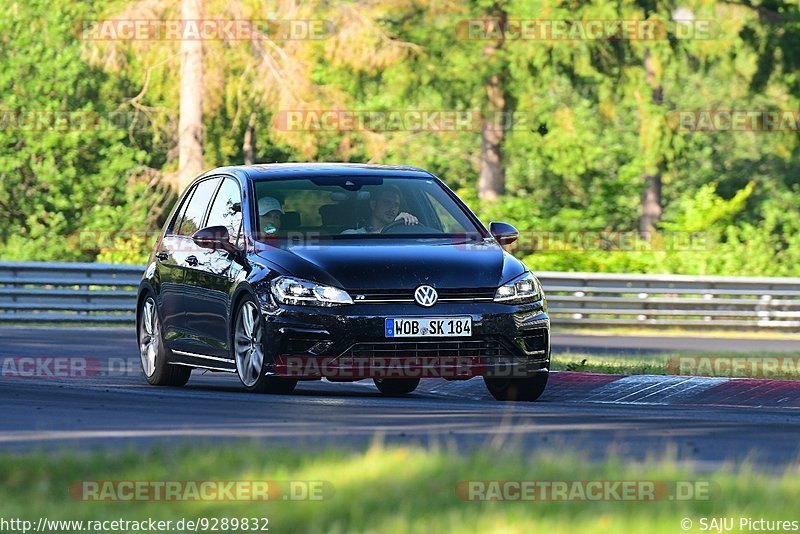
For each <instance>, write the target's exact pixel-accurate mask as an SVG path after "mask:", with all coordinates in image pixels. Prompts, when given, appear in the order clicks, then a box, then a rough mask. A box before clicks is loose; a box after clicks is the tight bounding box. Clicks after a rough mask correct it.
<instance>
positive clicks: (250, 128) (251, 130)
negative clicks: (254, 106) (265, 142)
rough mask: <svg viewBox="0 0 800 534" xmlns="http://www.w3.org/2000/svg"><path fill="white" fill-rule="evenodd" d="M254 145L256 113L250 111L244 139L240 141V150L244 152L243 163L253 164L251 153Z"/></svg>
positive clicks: (253, 150)
mask: <svg viewBox="0 0 800 534" xmlns="http://www.w3.org/2000/svg"><path fill="white" fill-rule="evenodd" d="M255 145H256V114H255V113H251V114H250V119H249V120H248V121H247V129H245V131H244V141H243V142H242V152H244V164H245V165H252V164H253V154H254V152H255Z"/></svg>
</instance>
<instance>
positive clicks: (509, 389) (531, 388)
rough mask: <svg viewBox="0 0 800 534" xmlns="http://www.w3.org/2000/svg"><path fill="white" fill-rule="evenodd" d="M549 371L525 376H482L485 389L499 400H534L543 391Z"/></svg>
mask: <svg viewBox="0 0 800 534" xmlns="http://www.w3.org/2000/svg"><path fill="white" fill-rule="evenodd" d="M549 374H550V373H549V372H547V371H543V372H540V373H537V374H535V375H534V376H531V377H527V378H489V377H486V376H484V377H483V381H484V383H485V384H486V389H488V390H489V393H491V394H492V397H494V398H495V399H497V400H499V401H535V400H536V399H538V398H539V397H541V396H542V393H544V388H545V387H546V386H547V378H548V376H549Z"/></svg>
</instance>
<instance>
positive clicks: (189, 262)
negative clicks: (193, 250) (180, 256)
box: [186, 255, 199, 267]
mask: <svg viewBox="0 0 800 534" xmlns="http://www.w3.org/2000/svg"><path fill="white" fill-rule="evenodd" d="M198 263H199V262H198V261H197V256H194V255H192V256H189V257H188V258H186V265H189V266H191V267H197V264H198Z"/></svg>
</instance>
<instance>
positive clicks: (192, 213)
mask: <svg viewBox="0 0 800 534" xmlns="http://www.w3.org/2000/svg"><path fill="white" fill-rule="evenodd" d="M217 185H219V178H212V179H210V180H204V181H202V182H200V183H199V184H197V187H196V188H195V191H194V194H193V195H192V198H191V199H190V200H189V205H188V206H187V207H186V213H185V214H184V216H183V219H182V220H181V227H180V229H179V230H178V232H176V233H177V234H178V235H182V236H191V235H192V234H193V233H195V232H196V231H198V230H199V229H200V228H202V226H201V225H202V224H203V218H204V217H205V216H206V209H207V208H208V203H209V202H211V197H212V196H213V195H214V191H216V189H217Z"/></svg>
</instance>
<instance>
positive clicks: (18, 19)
mask: <svg viewBox="0 0 800 534" xmlns="http://www.w3.org/2000/svg"><path fill="white" fill-rule="evenodd" d="M0 3H2V4H3V8H4V9H3V11H4V13H6V15H5V16H4V17H3V19H1V20H0V90H1V91H0V95H2V96H0V110H12V111H13V110H17V111H20V110H39V109H45V110H73V111H75V110H89V111H93V112H97V113H100V114H105V113H110V112H114V111H122V112H125V113H128V112H130V113H136V121H137V122H136V126H135V127H133V128H130V129H126V128H124V127H119V128H115V127H111V128H106V129H88V130H73V131H68V132H39V131H17V130H14V129H13V128H7V127H0V151H2V157H0V221H2V224H0V257H1V258H2V259H4V260H11V259H41V260H92V259H98V260H101V261H113V262H132V263H138V262H141V261H142V260H143V258H144V257H145V256H146V254H147V250H148V249H149V247H150V243H152V241H153V239H152V237H153V234H152V233H153V232H157V231H158V229H159V228H160V227H161V224H162V223H163V218H164V215H165V214H166V213H167V211H168V210H169V208H170V206H171V203H172V202H174V199H175V193H174V192H173V191H171V190H170V189H169V186H167V185H166V184H167V177H168V176H169V173H170V172H171V171H174V170H175V168H176V166H177V162H176V161H175V159H176V156H175V152H176V151H175V148H176V141H177V140H176V130H177V109H178V105H179V102H178V90H177V87H178V77H177V72H178V68H177V66H178V55H177V53H176V52H177V48H176V47H177V44H176V43H174V42H159V43H134V44H131V45H130V46H127V45H124V46H116V45H114V44H108V43H106V44H103V43H100V44H98V43H86V42H81V41H80V40H79V39H78V34H77V31H76V28H77V27H79V23H78V21H80V20H81V19H91V18H101V17H107V16H111V15H114V14H118V13H128V14H129V15H130V14H131V13H133V14H136V13H137V11H136V10H137V9H146V6H145V5H144V4H142V3H137V2H129V1H127V0H104V1H98V2H92V3H76V2H71V1H68V0H52V1H49V2H44V1H43V0H32V1H26V2H22V1H19V0H0ZM142 6H145V7H142ZM677 7H681V8H682V9H684V10H690V11H691V12H692V13H693V14H694V16H695V17H696V18H697V19H706V20H711V21H713V23H714V27H715V28H716V29H717V30H718V33H717V34H716V35H715V36H714V38H711V39H694V40H693V39H658V40H652V41H637V40H613V39H612V40H567V41H548V40H538V41H537V40H533V41H531V40H507V41H505V42H503V43H502V44H501V46H500V47H499V48H498V50H497V51H496V53H494V54H492V55H491V57H487V56H486V55H485V48H486V46H487V45H488V44H491V43H490V42H489V41H483V40H474V39H473V40H471V39H465V38H463V37H464V35H463V33H459V32H458V31H457V27H458V24H459V23H460V22H463V21H464V20H466V19H475V18H486V17H492V16H495V15H494V14H496V12H497V9H502V10H504V11H505V12H506V13H507V15H508V17H509V18H510V19H565V20H602V19H624V20H644V19H648V20H654V21H660V22H661V23H663V24H665V25H666V26H667V27H670V28H673V29H674V27H675V23H674V21H672V18H673V13H674V12H675V9H676V8H677ZM262 8H263V6H261V4H260V3H258V2H254V1H250V0H247V1H245V0H242V1H240V2H234V3H233V4H229V3H226V2H220V1H218V0H207V1H206V11H207V15H208V16H214V15H219V16H220V17H221V18H225V17H227V16H229V15H230V13H233V12H234V11H235V10H236V9H241V10H242V11H241V12H242V14H243V16H244V15H248V16H249V15H250V14H254V16H255V14H259V13H261V11H259V10H261V9H262ZM158 9H160V10H162V11H159V13H161V14H163V15H164V16H165V17H166V16H170V17H171V16H179V15H178V13H179V11H180V10H179V6H178V4H177V3H176V2H174V1H172V2H165V3H164V4H163V5H161V6H159V7H158ZM302 9H303V10H304V11H302V13H300V12H298V13H300V14H302V16H306V15H307V16H309V17H311V16H312V15H318V16H319V17H320V18H333V19H334V20H335V21H336V22H337V24H340V25H341V24H345V25H346V24H347V23H348V20H347V19H345V18H341V17H350V19H352V20H357V19H358V20H361V19H363V20H371V21H373V22H374V25H373V29H375V28H378V29H379V31H373V32H372V33H364V32H362V33H359V32H358V31H355V30H353V28H350V31H346V32H343V33H344V36H343V37H342V36H339V37H337V38H332V39H327V40H321V41H316V42H311V43H302V42H293V43H287V42H277V43H275V45H276V46H277V47H279V50H281V52H282V53H283V56H281V54H279V53H276V55H275V56H271V57H273V60H274V61H273V62H272V63H270V62H269V61H267V62H263V61H262V60H261V59H260V58H262V56H261V55H259V54H257V53H254V50H255V48H257V47H254V46H255V45H253V44H252V43H248V42H246V41H232V42H209V43H207V53H206V57H205V61H206V66H205V67H206V68H205V73H206V79H207V80H208V84H207V86H208V87H207V88H205V89H204V106H205V107H206V113H205V117H204V130H205V131H204V148H205V159H206V164H207V166H209V167H211V166H216V165H225V164H238V163H242V162H243V158H244V152H243V148H242V140H243V138H244V135H245V130H246V127H247V123H248V120H249V118H250V115H251V114H255V117H256V121H255V125H256V129H255V139H256V143H255V147H256V148H255V160H256V161H257V162H273V161H303V160H307V159H309V158H313V159H316V160H319V161H336V160H344V161H377V162H385V163H407V164H412V165H417V166H420V167H424V168H427V169H430V170H431V171H432V172H434V173H435V174H437V175H438V176H440V177H441V178H442V179H444V180H445V182H446V183H447V184H448V185H449V186H450V187H452V188H453V189H454V190H456V191H457V192H458V193H459V195H460V196H461V197H462V198H464V199H465V200H466V201H467V203H468V204H469V205H470V206H471V207H473V208H474V209H475V211H476V212H477V213H478V215H479V216H480V217H481V219H482V220H484V221H485V222H486V223H488V222H490V221H492V220H502V221H506V222H510V223H512V224H514V225H516V226H517V227H518V228H519V229H520V230H521V231H523V232H528V237H529V239H528V241H529V242H528V243H527V244H526V243H521V244H520V246H518V247H517V248H516V249H515V251H514V252H515V254H517V255H518V256H519V257H521V258H523V259H524V260H525V261H526V262H527V263H528V265H529V266H530V267H531V268H532V269H534V270H585V271H605V272H615V271H617V272H620V271H621V272H675V273H686V274H729V275H767V276H768V275H775V276H798V275H800V267H798V266H800V261H798V260H800V216H799V215H800V213H798V206H800V138H798V136H797V133H796V132H792V131H782V132H748V131H735V132H725V131H721V132H691V131H685V130H681V129H680V128H677V127H676V125H675V124H674V122H670V113H671V112H675V111H681V110H713V109H738V110H768V109H772V110H796V109H798V108H800V99H798V97H800V82H798V79H800V78H798V75H797V72H798V69H797V65H798V64H797V62H798V57H800V54H798V43H800V25H798V21H800V7H798V6H797V5H796V4H795V3H789V2H784V1H782V0H776V1H774V2H769V3H763V5H762V4H760V3H757V4H753V6H751V5H750V4H749V3H745V4H744V5H739V4H736V3H730V2H721V1H719V0H689V1H687V2H683V3H681V4H680V5H678V4H677V3H675V2H673V1H667V0H656V1H652V0H624V1H611V0H591V1H589V2H577V3H576V2H567V1H563V0H507V1H501V2H494V1H488V0H473V1H470V2H461V3H450V2H422V1H418V0H408V1H404V2H399V3H393V2H372V3H360V2H356V3H353V4H352V5H350V4H348V6H347V7H346V9H345V8H341V6H336V5H332V4H328V3H318V4H311V3H309V4H304V5H303V7H302ZM231 10H233V11H231ZM313 10H316V11H313ZM300 14H298V15H297V16H298V17H300ZM357 14H358V15H359V16H360V18H358V17H356V15H357ZM140 18H148V17H147V16H143V17H140ZM301 18H302V17H301ZM376 36H377V37H376ZM376 42H377V43H379V45H377V46H378V49H376V50H378V51H376V52H375V53H372V54H370V52H369V51H370V50H372V49H373V48H374V47H375V46H376V45H375V43H376ZM261 50H262V52H260V53H263V50H265V49H263V47H262V49H261ZM267 50H272V49H271V48H268V49H267ZM275 58H279V59H275ZM280 58H284V59H280ZM285 58H289V59H285ZM646 59H647V60H648V61H650V63H649V65H650V69H649V70H650V75H649V76H648V69H646V68H645V61H646ZM293 62H296V64H295V63H293ZM268 65H274V66H275V67H276V68H278V69H279V70H278V71H277V72H279V73H284V72H288V73H290V74H292V76H290V77H287V78H283V79H280V78H277V77H276V75H275V73H274V72H273V71H272V70H271V67H270V68H267V66H268ZM287 65H289V66H291V65H294V66H295V67H297V69H295V70H292V69H291V68H289V67H287ZM281 68H282V69H288V70H282V71H281V70H280V69H281ZM298 73H302V75H300V74H298ZM496 73H502V76H503V88H504V91H505V93H506V101H507V104H508V110H509V111H513V112H515V113H516V114H517V119H518V120H517V123H516V124H515V126H514V128H512V129H510V130H508V131H507V132H506V136H505V140H504V142H503V155H504V166H505V173H506V186H507V187H506V189H507V195H505V196H504V197H503V198H500V199H498V200H497V201H493V202H486V201H479V200H478V199H477V195H476V194H475V189H476V183H477V179H478V171H479V153H480V146H481V134H480V131H478V129H475V130H470V131H444V132H442V131H411V132H407V131H389V132H369V131H366V132H365V131H343V132H331V131H325V132H313V131H312V132H299V133H298V132H294V133H291V132H289V133H287V132H284V131H280V130H279V129H277V128H276V127H275V125H274V123H273V119H274V118H275V115H276V113H278V112H280V110H281V109H286V108H288V107H293V106H299V107H301V108H302V109H330V108H337V109H356V110H365V111H368V110H469V111H485V109H486V108H487V102H486V101H487V97H486V89H485V84H486V81H487V79H488V77H489V76H491V75H492V74H496ZM304 76H305V77H304ZM656 88H660V89H661V93H662V95H663V96H662V99H661V101H658V99H653V94H654V90H655V89H656ZM292 92H297V95H295V96H294V97H292V96H291V93H292ZM295 97H296V98H295ZM656 171H659V172H660V173H661V176H662V182H663V200H662V204H663V217H662V220H661V222H660V224H659V225H658V227H657V231H656V232H655V233H654V234H653V235H652V236H650V240H649V241H645V240H644V239H639V238H637V239H634V241H635V243H634V244H633V246H631V247H629V248H628V249H625V247H624V246H623V247H620V246H619V243H620V242H622V240H620V241H615V239H617V238H614V237H611V238H610V242H605V241H603V240H602V239H601V240H600V241H601V242H600V244H596V245H590V246H585V245H586V244H587V242H588V241H586V239H585V237H586V236H598V235H599V236H609V235H610V236H614V235H617V236H618V235H622V236H624V238H625V239H628V238H630V239H633V238H634V237H635V236H636V234H637V232H638V228H639V217H640V210H641V208H640V203H641V194H642V190H643V178H642V177H643V175H644V174H645V173H652V172H656ZM86 232H100V233H101V235H102V236H103V239H98V240H97V241H96V242H95V243H92V242H91V239H88V240H87V239H86V234H85V233H86ZM530 232H534V233H535V234H530ZM530 235H534V236H536V235H538V236H546V237H547V239H548V240H549V241H548V243H549V244H548V246H546V247H544V248H542V247H541V246H540V247H535V246H533V245H535V244H536V243H535V239H531V238H530ZM576 236H579V237H578V238H576ZM580 236H583V238H584V241H583V242H578V243H576V239H577V241H580V239H581V238H580ZM604 239H605V238H604ZM87 243H88V246H87Z"/></svg>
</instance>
